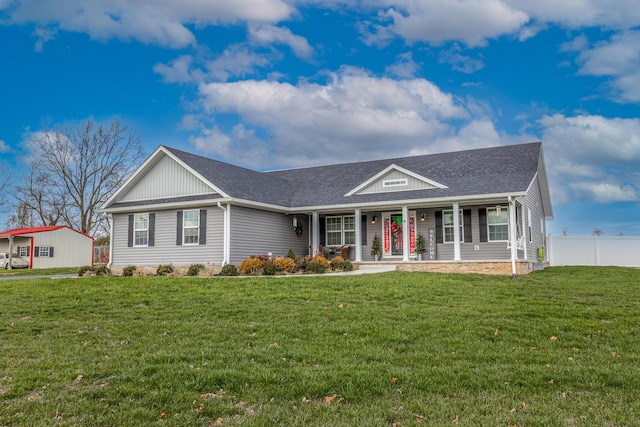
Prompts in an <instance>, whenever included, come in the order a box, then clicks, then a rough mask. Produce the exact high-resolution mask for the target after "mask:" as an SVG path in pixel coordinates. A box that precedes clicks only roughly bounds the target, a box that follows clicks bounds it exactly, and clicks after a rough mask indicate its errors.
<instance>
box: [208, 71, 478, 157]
mask: <svg viewBox="0 0 640 427" xmlns="http://www.w3.org/2000/svg"><path fill="white" fill-rule="evenodd" d="M199 91H200V95H201V104H202V107H203V110H204V112H205V113H206V114H207V115H210V116H211V115H214V114H236V115H237V116H238V117H239V120H240V121H241V122H242V123H243V124H244V125H245V126H246V127H247V128H251V129H258V130H260V134H261V135H262V134H264V135H269V141H273V143H275V144H277V145H278V149H277V150H273V151H270V154H268V156H280V157H277V158H268V157H264V158H260V159H255V158H245V159H244V161H247V162H248V161H250V162H252V164H253V163H255V162H256V161H261V162H264V164H272V165H273V164H280V165H292V162H294V163H296V164H309V163H310V162H313V163H315V164H318V163H327V162H333V161H346V160H350V159H351V160H352V159H354V158H373V157H384V156H388V155H389V154H390V153H393V154H394V155H396V154H408V153H409V152H410V150H411V149H412V148H414V147H417V146H419V147H425V146H429V145H432V144H434V143H435V141H436V140H437V139H438V138H440V137H443V136H447V135H449V134H451V133H452V132H454V131H453V130H452V128H451V126H450V125H449V124H448V121H450V120H461V119H462V120H464V119H466V118H467V117H468V114H467V112H466V110H465V109H464V107H463V106H461V105H459V104H458V103H457V102H456V101H455V100H454V99H453V97H452V96H451V95H450V94H446V93H444V92H442V91H441V90H440V89H439V88H438V87H437V86H435V85H434V84H433V83H431V82H429V81H427V80H424V79H408V80H399V81H398V80H392V79H389V78H377V77H373V76H370V75H368V74H367V73H366V72H364V71H363V70H360V69H354V68H344V69H341V70H340V71H339V72H336V73H331V74H330V75H329V81H328V82H327V83H326V84H318V83H309V82H301V83H299V84H297V85H292V84H290V83H281V82H273V81H272V82H268V81H254V80H245V81H239V82H231V83H209V84H203V85H201V86H200V88H199ZM265 143H266V142H265ZM390 144H392V145H390ZM346 146H348V147H349V152H350V153H352V156H354V157H353V158H350V159H345V158H344V154H343V149H342V148H343V147H346ZM276 153H280V154H276ZM236 154H237V155H236V158H237V157H238V156H243V153H242V150H240V151H239V152H238V153H236Z"/></svg>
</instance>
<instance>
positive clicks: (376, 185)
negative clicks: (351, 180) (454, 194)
mask: <svg viewBox="0 0 640 427" xmlns="http://www.w3.org/2000/svg"><path fill="white" fill-rule="evenodd" d="M389 179H406V180H407V185H406V186H401V187H388V188H385V187H383V186H382V184H383V181H385V180H389ZM426 188H435V187H434V186H433V185H431V184H429V183H426V182H424V181H421V180H419V179H417V178H414V177H412V176H409V175H407V174H405V173H402V172H400V171H397V170H394V171H390V172H389V173H387V174H386V175H384V176H383V177H381V178H380V179H378V180H377V181H375V182H372V183H371V185H369V186H367V187H365V188H363V189H362V190H360V191H359V192H358V194H370V193H386V192H396V191H406V190H418V189H426Z"/></svg>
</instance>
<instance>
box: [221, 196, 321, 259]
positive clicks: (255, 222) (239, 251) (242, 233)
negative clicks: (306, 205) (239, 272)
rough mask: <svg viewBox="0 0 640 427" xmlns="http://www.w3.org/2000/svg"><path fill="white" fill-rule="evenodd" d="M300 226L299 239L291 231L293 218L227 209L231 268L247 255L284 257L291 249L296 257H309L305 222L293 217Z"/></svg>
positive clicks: (301, 218) (246, 209)
mask: <svg viewBox="0 0 640 427" xmlns="http://www.w3.org/2000/svg"><path fill="white" fill-rule="evenodd" d="M297 218H298V223H300V224H302V226H303V232H302V236H301V237H300V238H298V237H297V236H296V233H295V232H294V230H293V223H292V221H293V215H285V214H282V213H277V212H269V211H261V210H257V209H251V208H244V207H238V206H231V256H230V263H231V264H234V265H238V264H240V262H241V261H242V260H243V259H245V258H248V257H249V256H251V255H266V254H268V253H269V252H271V254H272V255H273V256H274V257H275V256H278V255H281V256H286V255H287V253H288V252H289V249H293V251H294V252H295V254H296V255H297V256H304V255H307V254H308V253H309V245H310V244H311V243H310V241H309V235H310V234H309V233H310V231H311V230H310V227H309V219H308V216H307V215H297Z"/></svg>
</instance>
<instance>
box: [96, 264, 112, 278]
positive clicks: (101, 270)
mask: <svg viewBox="0 0 640 427" xmlns="http://www.w3.org/2000/svg"><path fill="white" fill-rule="evenodd" d="M93 272H94V273H95V275H96V276H111V270H109V268H108V267H107V266H106V265H105V264H101V265H99V266H97V267H95V268H94V269H93Z"/></svg>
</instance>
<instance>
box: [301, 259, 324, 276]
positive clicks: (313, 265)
mask: <svg viewBox="0 0 640 427" xmlns="http://www.w3.org/2000/svg"><path fill="white" fill-rule="evenodd" d="M305 272H306V273H309V274H324V273H326V272H327V268H326V267H325V266H324V265H322V263H319V262H315V261H311V262H310V263H309V264H307V269H306V270H305Z"/></svg>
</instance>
